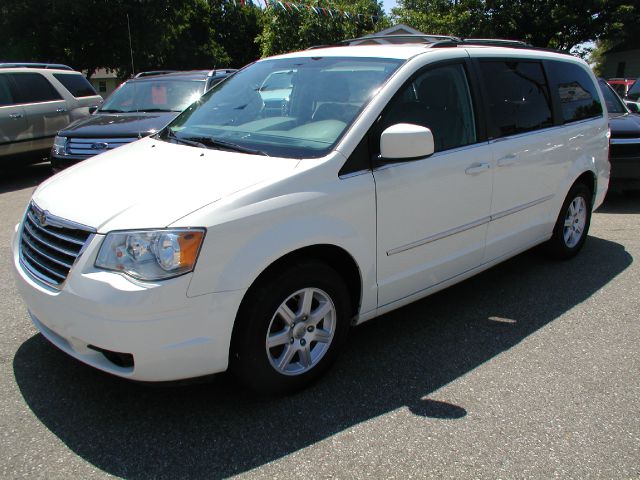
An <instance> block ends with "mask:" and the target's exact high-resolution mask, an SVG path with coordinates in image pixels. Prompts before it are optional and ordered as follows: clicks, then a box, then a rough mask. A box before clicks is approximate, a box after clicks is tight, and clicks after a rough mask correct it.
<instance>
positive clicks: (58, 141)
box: [52, 135, 67, 155]
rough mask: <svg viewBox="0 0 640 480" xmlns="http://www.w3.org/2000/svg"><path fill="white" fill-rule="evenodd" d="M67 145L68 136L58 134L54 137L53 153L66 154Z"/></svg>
mask: <svg viewBox="0 0 640 480" xmlns="http://www.w3.org/2000/svg"><path fill="white" fill-rule="evenodd" d="M66 145H67V137H58V136H57V135H56V137H55V138H54V139H53V147H52V150H53V153H54V154H56V155H64V154H65V153H66V152H65V147H66Z"/></svg>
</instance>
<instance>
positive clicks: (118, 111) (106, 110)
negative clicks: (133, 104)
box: [98, 108, 129, 113]
mask: <svg viewBox="0 0 640 480" xmlns="http://www.w3.org/2000/svg"><path fill="white" fill-rule="evenodd" d="M98 111H99V112H104V113H129V112H128V111H127V110H117V109H115V108H111V109H103V108H101V109H100V110H98Z"/></svg>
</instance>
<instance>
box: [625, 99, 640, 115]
mask: <svg viewBox="0 0 640 480" xmlns="http://www.w3.org/2000/svg"><path fill="white" fill-rule="evenodd" d="M624 103H625V104H626V105H627V108H628V109H629V110H631V111H632V112H633V113H640V106H639V105H638V104H637V103H635V102H624Z"/></svg>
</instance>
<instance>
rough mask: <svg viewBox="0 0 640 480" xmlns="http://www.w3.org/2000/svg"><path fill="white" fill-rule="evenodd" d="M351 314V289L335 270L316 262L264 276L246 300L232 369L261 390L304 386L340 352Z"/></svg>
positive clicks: (272, 391) (281, 390) (275, 391)
mask: <svg viewBox="0 0 640 480" xmlns="http://www.w3.org/2000/svg"><path fill="white" fill-rule="evenodd" d="M350 313H351V305H350V299H349V295H348V291H347V287H346V285H345V283H344V280H343V279H342V277H341V276H340V275H339V274H338V273H337V272H336V271H335V270H333V269H332V268H331V267H329V266H327V265H325V264H322V263H316V262H304V263H300V264H296V265H292V266H289V267H287V268H285V269H283V270H281V271H280V272H279V273H277V274H276V275H274V276H272V277H270V278H269V279H268V280H263V281H262V282H261V283H260V284H258V285H257V286H256V287H255V288H254V289H252V290H251V291H250V292H249V294H248V297H247V298H246V299H245V301H244V302H243V306H242V308H241V309H240V312H239V314H238V318H237V320H236V321H237V322H238V324H237V325H236V329H235V332H234V339H233V342H232V351H231V370H232V372H233V373H234V374H235V376H236V377H237V378H238V379H239V380H240V381H241V382H242V383H243V384H245V385H246V386H248V387H249V388H251V389H253V390H256V391H258V392H261V393H270V394H283V393H288V392H292V391H295V390H298V389H300V388H303V387H305V386H306V385H308V384H309V383H310V382H312V381H313V380H315V379H316V378H317V377H319V376H320V375H321V374H322V373H323V372H324V371H325V370H326V369H327V368H328V367H329V365H330V364H331V363H332V362H333V360H334V359H335V357H336V356H337V354H338V351H339V349H340V347H341V346H342V344H343V343H344V341H345V339H346V335H347V331H348V328H349V320H350Z"/></svg>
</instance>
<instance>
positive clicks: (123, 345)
mask: <svg viewBox="0 0 640 480" xmlns="http://www.w3.org/2000/svg"><path fill="white" fill-rule="evenodd" d="M482 43H483V44H482V45H474V44H473V41H456V40H454V39H452V40H449V41H442V40H440V39H434V40H433V42H431V43H429V42H427V43H426V44H416V43H413V44H404V45H361V46H338V47H331V48H320V49H311V50H306V51H303V52H296V53H291V54H286V55H281V56H277V57H272V58H267V59H263V60H260V61H258V62H255V63H253V64H251V65H249V66H247V67H246V68H244V69H243V70H241V71H239V72H238V73H236V74H235V75H233V76H232V77H230V78H228V79H227V80H225V81H224V82H222V83H220V84H219V85H217V86H216V87H214V88H213V89H212V90H210V91H209V92H208V93H207V94H205V95H204V96H203V97H202V98H201V99H200V100H198V101H197V102H196V103H194V104H193V105H191V106H190V107H189V108H187V110H185V111H184V112H183V113H182V114H181V115H180V116H178V117H177V118H176V119H175V120H174V121H173V122H172V123H170V124H169V125H168V126H167V127H166V128H164V129H163V130H162V131H160V132H159V133H158V134H156V135H154V136H151V137H148V138H145V139H142V140H139V141H137V142H134V143H131V144H129V145H126V146H123V147H121V148H118V149H117V150H113V151H110V152H107V153H105V154H102V155H99V156H97V157H94V158H92V159H89V160H87V161H85V162H83V163H81V164H79V165H77V166H74V167H72V168H70V169H68V170H66V171H64V172H62V173H60V174H58V175H56V176H54V177H52V178H50V179H49V180H47V181H46V182H44V183H43V184H42V185H40V187H38V189H37V190H36V191H35V193H34V194H33V197H32V199H31V201H30V203H29V205H28V206H27V209H26V212H25V214H24V219H23V221H22V222H21V223H20V224H19V225H18V226H16V231H15V236H14V240H13V265H14V267H15V272H16V278H17V283H18V287H19V290H20V292H21V294H22V296H23V297H24V299H25V301H26V304H27V306H28V308H29V312H30V314H31V318H32V320H33V322H34V324H35V325H36V327H37V328H38V329H39V330H40V331H41V332H42V334H43V335H44V336H45V337H46V338H47V339H48V340H50V341H51V342H52V343H53V344H54V345H56V346H57V347H59V348H60V349H62V350H64V351H65V352H67V353H68V354H69V355H72V356H73V357H75V358H77V359H79V360H81V361H83V362H85V363H87V364H89V365H92V366H94V367H96V368H99V369H101V370H104V371H106V372H109V373H112V374H114V375H118V376H120V377H125V378H129V379H134V380H142V381H165V380H177V379H184V378H190V377H196V376H201V375H207V374H212V373H216V372H222V371H225V370H231V371H232V372H233V373H234V374H235V375H236V376H237V378H239V379H240V380H241V381H242V382H243V383H244V384H246V385H248V386H249V387H251V388H253V389H255V390H258V391H262V392H271V393H281V392H287V391H292V390H295V389H298V388H301V387H303V386H304V385H306V384H308V383H309V382H310V381H312V380H313V379H315V378H317V377H318V376H319V375H320V374H321V373H322V372H323V371H325V370H326V369H327V367H328V366H329V365H330V364H331V362H332V361H333V360H334V359H335V358H336V355H337V353H338V352H339V350H340V347H342V346H343V345H344V344H345V341H346V339H347V333H348V330H349V327H350V326H351V325H357V324H359V323H362V322H364V321H366V320H369V319H372V318H374V317H376V316H378V315H381V314H384V313H385V312H388V311H390V310H393V309H395V308H398V307H400V306H402V305H406V304H407V303H409V302H412V301H414V300H417V299H419V298H422V297H425V296H426V295H429V294H431V293H433V292H436V291H438V290H440V289H442V288H445V287H447V286H449V285H452V284H454V283H456V282H460V281H461V280H464V279H465V278H468V277H470V276H472V275H474V274H476V273H478V272H480V271H482V270H485V269H487V268H489V267H491V266H492V265H495V264H497V263H498V262H501V261H503V260H505V259H507V258H509V257H512V256H514V255H516V254H518V253H520V252H522V251H524V250H526V249H529V248H531V247H533V246H534V245H538V244H541V243H546V247H547V249H548V251H549V252H550V253H551V254H552V255H554V256H555V257H558V258H570V257H572V256H573V255H575V254H576V253H577V252H578V251H579V250H580V249H581V247H582V246H583V244H584V242H585V239H586V237H587V231H588V228H589V221H590V218H591V211H592V210H593V209H595V208H597V207H598V206H599V205H600V204H601V203H602V201H603V199H604V196H605V193H606V191H607V185H608V180H609V162H608V128H607V116H606V109H605V106H604V102H603V100H602V97H601V93H600V91H599V89H598V87H597V83H596V79H595V78H594V76H593V74H592V73H591V71H590V70H589V68H588V66H587V65H586V64H585V63H584V62H583V61H581V60H579V59H577V58H573V57H571V56H568V55H563V54H559V53H553V52H548V51H542V50H537V49H533V48H524V47H522V48H518V47H517V46H508V47H500V46H492V45H491V42H486V41H484V42H482ZM496 43H499V42H496ZM274 72H291V92H290V94H289V95H288V97H287V98H286V99H284V100H283V101H282V105H281V108H277V109H274V108H265V104H264V100H263V98H262V97H261V94H260V87H261V85H264V82H265V79H267V78H268V77H269V76H270V75H272V74H273V73H274Z"/></svg>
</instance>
